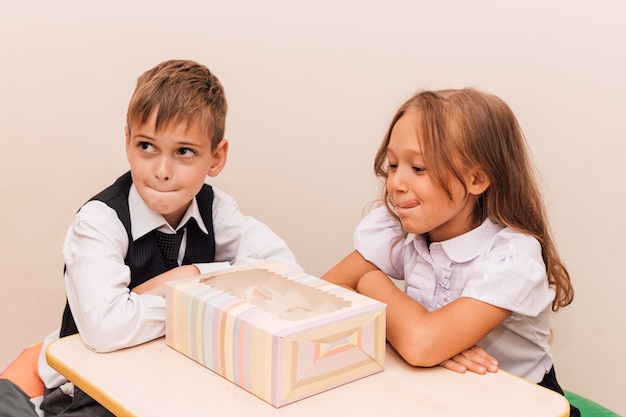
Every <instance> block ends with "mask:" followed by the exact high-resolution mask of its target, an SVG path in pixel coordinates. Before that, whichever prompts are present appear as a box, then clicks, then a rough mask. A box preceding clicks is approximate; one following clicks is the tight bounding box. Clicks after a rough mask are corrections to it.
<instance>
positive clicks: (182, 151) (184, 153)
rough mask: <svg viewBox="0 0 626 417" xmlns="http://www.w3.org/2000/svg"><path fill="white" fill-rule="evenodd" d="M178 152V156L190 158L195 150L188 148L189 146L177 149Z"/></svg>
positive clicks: (194, 153)
mask: <svg viewBox="0 0 626 417" xmlns="http://www.w3.org/2000/svg"><path fill="white" fill-rule="evenodd" d="M178 154H179V155H180V156H183V157H185V158H191V157H192V156H195V155H196V152H195V151H193V150H191V149H189V148H180V149H179V150H178Z"/></svg>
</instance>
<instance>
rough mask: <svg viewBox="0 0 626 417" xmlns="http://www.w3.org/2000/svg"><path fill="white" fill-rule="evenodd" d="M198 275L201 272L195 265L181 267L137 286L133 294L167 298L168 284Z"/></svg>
mask: <svg viewBox="0 0 626 417" xmlns="http://www.w3.org/2000/svg"><path fill="white" fill-rule="evenodd" d="M198 274H200V271H199V270H198V268H196V267H195V266H194V265H183V266H179V267H176V268H174V269H170V270H169V271H167V272H163V273H162V274H161V275H157V276H156V277H154V278H151V279H149V280H148V281H146V282H144V283H143V284H141V285H137V286H136V287H135V288H133V292H134V293H136V294H151V295H160V296H161V297H165V283H166V282H169V281H173V280H175V279H179V278H185V277H190V276H193V275H198Z"/></svg>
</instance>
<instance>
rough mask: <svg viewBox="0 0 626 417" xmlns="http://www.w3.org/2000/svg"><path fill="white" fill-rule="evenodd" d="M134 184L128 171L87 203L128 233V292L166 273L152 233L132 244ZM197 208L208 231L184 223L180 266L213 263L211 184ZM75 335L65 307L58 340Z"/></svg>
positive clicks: (71, 320)
mask: <svg viewBox="0 0 626 417" xmlns="http://www.w3.org/2000/svg"><path fill="white" fill-rule="evenodd" d="M132 183H133V181H132V178H131V175H130V172H127V173H126V174H124V175H122V176H121V177H120V178H118V179H117V180H116V181H115V183H113V185H111V186H110V187H108V188H106V189H105V190H104V191H102V192H101V193H99V194H97V195H96V196H94V197H92V198H91V199H90V200H89V201H93V200H97V201H102V202H103V203H105V204H107V205H108V206H109V207H111V208H112V209H113V210H115V212H116V213H117V216H118V218H119V219H120V221H121V222H122V224H123V225H124V228H125V229H126V233H127V234H128V252H127V253H126V257H125V259H124V263H125V264H126V265H128V267H129V268H130V284H129V285H128V288H130V289H131V290H132V289H133V288H135V287H136V286H138V285H139V284H142V283H144V282H146V281H147V280H149V279H150V278H153V277H155V276H157V275H159V274H161V273H163V272H165V271H166V268H165V263H164V261H163V258H162V256H161V252H160V251H159V247H158V245H157V242H156V238H155V233H154V231H152V232H150V233H147V234H146V235H144V236H142V237H141V238H139V239H137V240H136V241H133V238H132V234H131V227H130V211H129V207H128V193H129V191H130V187H131V185H132ZM196 201H197V202H198V209H199V211H200V215H201V216H202V221H203V222H204V225H205V226H206V228H207V231H208V232H209V234H208V235H206V234H205V233H204V232H202V230H200V227H199V226H198V224H197V223H196V221H195V219H191V220H189V222H188V223H187V226H186V227H187V231H186V236H187V246H186V249H185V256H184V257H183V263H182V264H183V265H190V264H193V263H209V262H213V261H214V260H215V236H214V234H213V189H212V188H211V186H210V185H207V184H204V185H203V186H202V189H201V190H200V192H199V193H198V194H197V195H196ZM75 333H78V329H77V328H76V323H75V322H74V317H73V316H72V312H71V311H70V308H69V304H67V302H66V304H65V310H64V311H63V321H62V323H61V334H60V336H61V337H64V336H69V335H72V334H75Z"/></svg>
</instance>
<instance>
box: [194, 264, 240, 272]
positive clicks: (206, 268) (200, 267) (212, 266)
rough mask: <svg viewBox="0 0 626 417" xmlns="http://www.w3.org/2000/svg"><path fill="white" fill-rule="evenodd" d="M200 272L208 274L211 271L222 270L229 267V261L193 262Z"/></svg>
mask: <svg viewBox="0 0 626 417" xmlns="http://www.w3.org/2000/svg"><path fill="white" fill-rule="evenodd" d="M193 265H194V266H195V267H196V268H198V270H199V271H200V273H201V274H203V275H204V274H210V273H211V272H216V271H222V270H224V269H227V268H230V267H231V265H230V262H211V263H204V264H193Z"/></svg>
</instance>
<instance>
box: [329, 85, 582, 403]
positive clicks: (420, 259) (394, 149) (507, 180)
mask: <svg viewBox="0 0 626 417" xmlns="http://www.w3.org/2000/svg"><path fill="white" fill-rule="evenodd" d="M374 168H375V172H376V175H377V176H378V177H381V178H384V179H385V188H384V191H383V198H382V200H383V202H384V207H379V208H377V209H375V210H374V211H372V212H371V213H369V214H368V215H367V216H366V217H365V218H364V219H363V220H362V221H361V223H360V224H359V226H358V227H357V230H356V232H355V248H356V251H354V252H353V253H352V254H350V255H348V256H347V257H346V258H345V259H344V260H342V261H341V262H340V263H339V264H338V265H337V266H335V267H334V268H333V269H332V270H330V271H329V272H328V273H327V274H326V275H325V276H324V278H325V279H327V280H329V281H332V282H335V283H337V284H340V285H343V286H347V287H350V288H353V289H355V290H356V291H358V292H360V293H362V294H364V295H367V296H370V297H372V298H375V299H378V300H380V301H382V302H384V303H386V304H387V338H388V340H389V342H390V343H391V345H392V346H393V347H394V348H395V349H396V350H397V351H398V353H399V354H400V355H402V357H403V358H404V359H405V360H406V361H407V362H409V363H410V364H412V365H415V366H433V365H437V364H442V365H443V366H445V367H447V368H449V369H453V370H459V371H463V370H464V369H465V368H468V369H472V370H474V369H475V367H474V365H472V363H474V364H475V363H481V361H482V363H488V362H489V361H488V359H490V357H489V355H486V353H485V352H489V354H490V355H493V357H495V358H496V359H497V362H498V364H499V366H500V368H502V369H504V370H506V371H508V372H511V373H513V374H515V375H518V376H520V377H523V378H526V379H528V380H530V381H532V382H536V383H539V384H541V385H543V386H545V387H548V388H550V389H552V390H554V391H557V392H559V393H561V394H563V391H562V389H561V387H560V386H559V384H558V382H557V380H556V375H555V372H554V367H553V365H552V357H551V355H550V346H549V339H550V314H551V311H557V310H559V309H560V308H561V307H564V306H567V305H569V304H570V303H571V302H572V299H573V295H574V293H573V288H572V285H571V282H570V277H569V274H568V272H567V269H566V268H565V266H564V265H563V263H562V261H561V260H560V258H559V255H558V253H557V250H556V247H555V245H554V242H553V240H552V237H551V235H550V231H549V228H548V224H547V221H546V212H545V208H544V205H543V202H542V200H541V196H540V193H539V189H538V186H537V182H536V180H535V178H534V177H533V173H532V168H531V164H530V160H529V155H528V151H527V149H526V143H525V139H524V136H523V134H522V132H521V129H520V127H519V125H518V122H517V120H516V118H515V116H514V115H513V113H512V111H511V109H510V108H509V107H508V106H507V105H506V104H505V103H504V102H503V101H502V100H501V99H499V98H498V97H495V96H493V95H490V94H485V93H482V92H480V91H477V90H474V89H463V90H444V91H423V92H419V93H417V94H415V95H414V96H413V97H411V98H410V99H409V100H407V101H406V102H405V103H404V104H403V105H402V106H401V107H400V109H399V110H398V112H397V113H396V114H395V116H394V118H393V120H392V122H391V126H390V127H389V130H388V131H387V134H386V135H385V138H384V140H383V142H382V144H381V146H380V148H379V150H378V153H377V154H376V159H375V162H374ZM388 276H390V277H393V278H397V279H403V280H404V283H405V284H404V289H405V291H404V292H403V291H401V290H399V289H398V288H397V287H396V286H395V285H394V283H393V282H392V281H391V280H389V279H388ZM475 345H477V346H475ZM472 355H473V356H472ZM576 412H577V410H576V409H575V408H573V407H572V415H577V414H576Z"/></svg>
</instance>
